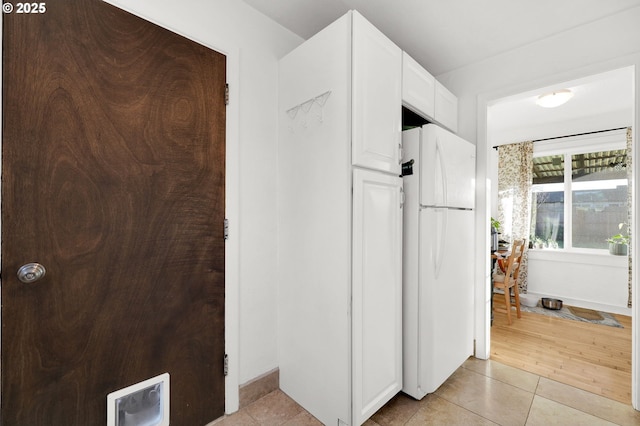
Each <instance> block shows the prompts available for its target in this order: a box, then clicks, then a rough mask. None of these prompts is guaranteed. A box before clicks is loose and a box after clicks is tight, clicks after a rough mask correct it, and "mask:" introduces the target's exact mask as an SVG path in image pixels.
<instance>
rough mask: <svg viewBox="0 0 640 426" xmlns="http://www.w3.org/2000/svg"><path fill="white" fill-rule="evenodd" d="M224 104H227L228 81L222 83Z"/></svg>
mask: <svg viewBox="0 0 640 426" xmlns="http://www.w3.org/2000/svg"><path fill="white" fill-rule="evenodd" d="M224 104H225V105H229V83H226V84H225V85H224Z"/></svg>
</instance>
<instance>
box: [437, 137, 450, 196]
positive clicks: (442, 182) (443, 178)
mask: <svg viewBox="0 0 640 426" xmlns="http://www.w3.org/2000/svg"><path fill="white" fill-rule="evenodd" d="M436 162H437V163H436V167H435V169H436V173H437V172H438V171H439V172H440V179H436V182H438V181H439V182H440V185H441V186H442V204H441V205H442V206H448V204H447V198H448V197H447V170H446V164H447V163H446V161H444V158H443V153H442V148H441V146H440V138H439V137H437V136H436ZM438 166H440V167H438Z"/></svg>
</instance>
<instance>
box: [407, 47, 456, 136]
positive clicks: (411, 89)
mask: <svg viewBox="0 0 640 426" xmlns="http://www.w3.org/2000/svg"><path fill="white" fill-rule="evenodd" d="M402 103H403V105H404V106H406V107H407V108H409V109H410V110H411V111H413V112H415V113H416V114H418V115H420V116H421V117H423V118H425V119H427V120H430V121H431V120H432V121H434V122H436V123H438V124H441V125H442V126H443V127H446V128H448V129H449V130H451V131H452V132H454V133H456V132H457V131H458V98H457V97H456V95H454V94H453V93H451V92H450V91H449V90H448V89H447V88H446V87H444V86H443V85H442V83H440V82H439V81H438V80H436V79H435V77H433V76H432V75H431V74H429V72H428V71H427V70H426V69H424V68H423V67H422V65H420V64H419V63H418V62H417V61H416V60H415V59H413V58H412V57H411V56H409V55H408V54H407V53H406V52H403V53H402Z"/></svg>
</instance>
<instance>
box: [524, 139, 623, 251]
mask: <svg viewBox="0 0 640 426" xmlns="http://www.w3.org/2000/svg"><path fill="white" fill-rule="evenodd" d="M578 146H579V145H576V144H573V145H568V146H566V147H564V149H563V148H562V147H561V146H560V144H557V143H556V144H555V145H554V151H555V152H554V153H551V155H546V154H548V152H547V153H546V152H545V150H544V149H542V150H541V152H535V151H534V158H533V186H532V203H531V206H532V214H531V238H532V242H533V243H534V244H536V245H537V247H540V246H542V247H547V248H561V249H562V248H564V249H587V250H589V249H606V248H607V246H608V243H607V241H606V240H607V238H609V237H610V236H612V235H614V234H617V233H619V232H620V230H619V227H618V226H619V224H620V223H625V222H626V221H627V210H628V206H627V183H628V182H627V171H626V149H624V148H620V143H611V144H609V146H606V145H605V149H602V148H603V146H598V147H597V149H598V150H592V149H594V148H593V147H592V149H589V148H584V147H583V148H579V147H578ZM559 147H560V149H558V148H559ZM607 148H611V149H607ZM615 148H617V149H615ZM580 150H583V151H582V152H580ZM563 151H564V152H563Z"/></svg>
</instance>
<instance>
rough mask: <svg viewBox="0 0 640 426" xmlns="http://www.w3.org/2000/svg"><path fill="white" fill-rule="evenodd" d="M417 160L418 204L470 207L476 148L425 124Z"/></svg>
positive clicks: (473, 190)
mask: <svg viewBox="0 0 640 426" xmlns="http://www.w3.org/2000/svg"><path fill="white" fill-rule="evenodd" d="M421 159H422V161H421V163H422V164H421V175H422V185H421V200H420V204H422V205H423V206H437V207H456V208H466V209H472V208H473V207H474V204H475V176H476V147H475V146H474V145H473V144H471V143H470V142H467V141H465V140H464V139H462V138H460V137H458V136H456V135H454V134H453V133H451V132H449V131H447V130H445V129H443V128H441V127H438V126H436V125H435V124H427V125H426V126H424V127H423V128H422V153H421Z"/></svg>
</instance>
